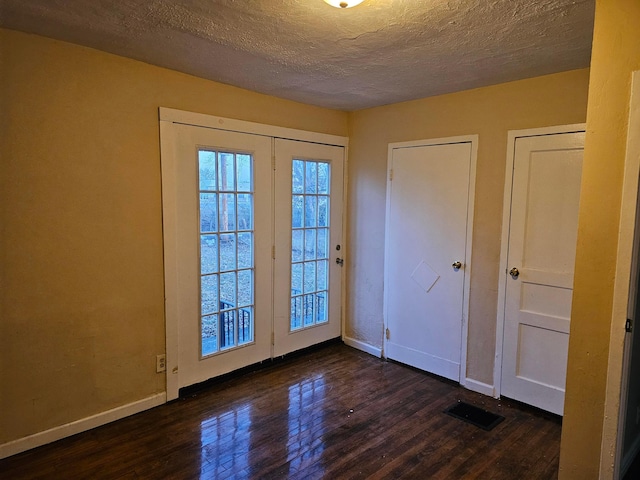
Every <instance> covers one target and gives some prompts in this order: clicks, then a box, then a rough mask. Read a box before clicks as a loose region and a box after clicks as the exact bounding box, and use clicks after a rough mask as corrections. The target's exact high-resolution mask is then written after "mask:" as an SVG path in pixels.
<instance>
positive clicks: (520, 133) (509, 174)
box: [493, 123, 585, 398]
mask: <svg viewBox="0 0 640 480" xmlns="http://www.w3.org/2000/svg"><path fill="white" fill-rule="evenodd" d="M584 131H585V124H584V123H575V124H571V125H558V126H553V127H542V128H529V129H525V130H509V132H508V136H507V164H506V168H505V178H504V200H503V202H502V240H501V241H500V270H499V276H498V278H499V282H498V314H497V325H496V353H495V363H494V366H493V385H494V397H496V398H498V397H500V393H501V388H502V350H503V341H504V315H505V301H506V294H507V275H506V272H507V269H508V268H507V260H508V258H507V257H508V254H509V227H510V223H511V190H512V188H513V164H514V161H515V151H516V140H517V139H518V138H523V137H540V136H545V135H555V134H560V133H575V132H584Z"/></svg>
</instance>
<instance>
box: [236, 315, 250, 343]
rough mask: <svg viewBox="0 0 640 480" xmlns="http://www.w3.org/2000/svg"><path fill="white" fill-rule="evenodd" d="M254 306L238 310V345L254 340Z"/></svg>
mask: <svg viewBox="0 0 640 480" xmlns="http://www.w3.org/2000/svg"><path fill="white" fill-rule="evenodd" d="M252 319H253V308H251V307H246V308H241V309H240V310H238V345H242V344H243V343H249V342H253V321H252Z"/></svg>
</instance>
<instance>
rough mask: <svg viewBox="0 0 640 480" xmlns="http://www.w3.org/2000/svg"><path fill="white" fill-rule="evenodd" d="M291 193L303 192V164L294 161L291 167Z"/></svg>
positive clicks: (300, 161)
mask: <svg viewBox="0 0 640 480" xmlns="http://www.w3.org/2000/svg"><path fill="white" fill-rule="evenodd" d="M291 191H292V192H293V193H303V192H304V162H303V161H302V160H294V161H293V165H292V167H291Z"/></svg>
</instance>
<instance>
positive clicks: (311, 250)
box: [304, 229, 316, 260]
mask: <svg viewBox="0 0 640 480" xmlns="http://www.w3.org/2000/svg"><path fill="white" fill-rule="evenodd" d="M304 259H305V260H315V259H316V231H315V230H314V229H311V230H305V231H304Z"/></svg>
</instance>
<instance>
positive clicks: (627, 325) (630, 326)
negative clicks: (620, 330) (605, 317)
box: [624, 318, 633, 332]
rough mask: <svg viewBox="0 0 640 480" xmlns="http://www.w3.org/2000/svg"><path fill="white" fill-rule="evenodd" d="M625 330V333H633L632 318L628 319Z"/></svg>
mask: <svg viewBox="0 0 640 480" xmlns="http://www.w3.org/2000/svg"><path fill="white" fill-rule="evenodd" d="M624 330H625V332H632V331H633V324H632V323H631V319H630V318H627V321H626V323H625V324H624Z"/></svg>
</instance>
